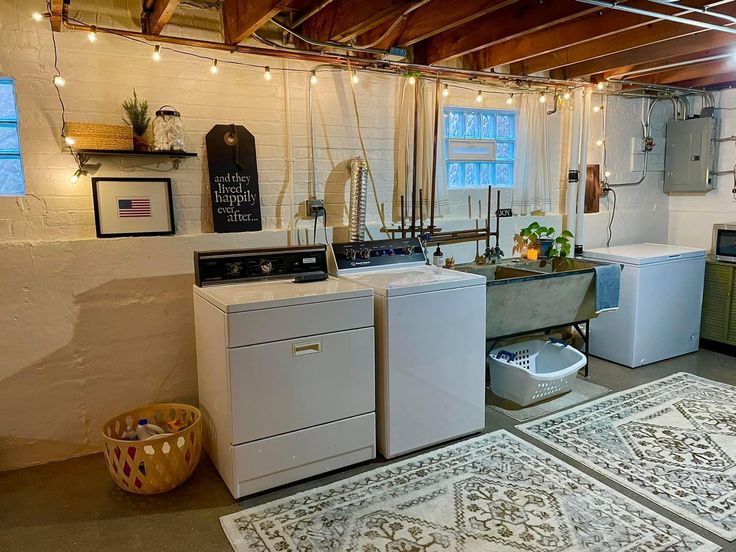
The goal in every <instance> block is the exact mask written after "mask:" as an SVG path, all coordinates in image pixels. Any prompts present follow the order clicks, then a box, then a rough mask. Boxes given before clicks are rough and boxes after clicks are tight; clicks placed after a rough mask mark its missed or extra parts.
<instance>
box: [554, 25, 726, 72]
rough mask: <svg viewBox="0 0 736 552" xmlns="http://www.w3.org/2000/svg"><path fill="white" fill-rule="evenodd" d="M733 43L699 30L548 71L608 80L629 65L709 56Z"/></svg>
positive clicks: (710, 32) (721, 35)
mask: <svg viewBox="0 0 736 552" xmlns="http://www.w3.org/2000/svg"><path fill="white" fill-rule="evenodd" d="M734 43H736V40H734V37H733V36H731V35H729V34H727V33H720V32H718V31H703V32H700V33H697V34H695V35H690V36H685V37H681V38H672V39H670V40H665V41H662V42H658V43H657V45H656V46H654V47H651V46H649V45H645V46H641V47H639V48H634V49H631V50H626V51H623V52H618V53H615V54H611V55H608V56H603V57H599V58H595V59H591V60H587V61H583V62H580V63H575V64H573V65H568V66H566V67H563V68H562V69H560V70H555V71H552V75H557V76H559V75H569V77H570V78H575V77H583V76H586V75H593V74H596V73H605V76H606V77H608V76H610V75H612V74H620V73H623V72H625V71H628V70H630V69H629V68H630V67H631V66H634V65H638V64H642V63H647V62H657V61H662V60H667V59H671V58H674V57H679V56H683V55H687V54H694V53H696V52H698V53H702V55H710V54H706V53H705V52H708V51H711V50H717V49H720V48H724V47H728V46H732V45H733V44H734ZM565 78H567V77H565Z"/></svg>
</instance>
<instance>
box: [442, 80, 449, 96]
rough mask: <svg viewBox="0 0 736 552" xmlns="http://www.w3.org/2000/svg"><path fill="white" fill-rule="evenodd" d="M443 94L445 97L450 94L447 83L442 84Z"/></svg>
mask: <svg viewBox="0 0 736 552" xmlns="http://www.w3.org/2000/svg"><path fill="white" fill-rule="evenodd" d="M442 95H443V96H444V97H445V98H446V97H447V96H449V95H450V88H449V87H448V86H447V83H445V84H443V85H442Z"/></svg>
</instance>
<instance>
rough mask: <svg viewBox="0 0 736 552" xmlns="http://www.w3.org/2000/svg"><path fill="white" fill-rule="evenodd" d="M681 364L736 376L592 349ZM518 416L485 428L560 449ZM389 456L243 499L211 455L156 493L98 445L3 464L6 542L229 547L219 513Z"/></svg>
mask: <svg viewBox="0 0 736 552" xmlns="http://www.w3.org/2000/svg"><path fill="white" fill-rule="evenodd" d="M675 372H691V373H693V374H698V375H700V376H703V377H706V378H710V379H713V380H718V381H722V382H725V383H729V384H731V385H736V359H735V358H733V357H729V356H725V355H721V354H718V353H714V352H711V351H700V352H698V353H694V354H691V355H687V356H683V357H679V358H676V359H673V360H669V361H665V362H661V363H658V364H654V365H650V366H645V367H643V368H637V369H635V370H631V369H628V368H624V367H621V366H617V365H614V364H610V363H608V362H605V361H602V360H599V359H592V360H591V365H590V380H591V381H593V382H594V383H598V384H600V385H604V386H606V387H608V388H610V389H613V390H614V391H620V390H624V389H628V388H630V387H634V386H637V385H640V384H642V383H646V382H649V381H652V380H655V379H658V378H661V377H664V376H667V375H670V374H673V373H675ZM515 423H516V422H515V421H514V420H513V419H511V418H509V417H507V416H505V415H504V414H502V413H500V412H498V411H497V410H495V409H492V408H488V409H487V410H486V431H487V432H490V431H495V430H497V429H502V428H503V429H507V430H509V431H511V432H512V433H515V434H516V435H519V436H520V437H522V438H524V439H527V440H529V441H531V442H533V443H534V444H536V445H537V446H539V447H540V448H542V449H544V450H547V451H548V452H550V453H552V454H553V455H554V456H557V457H560V455H559V453H557V452H556V451H554V450H553V449H550V448H548V447H546V446H545V445H543V444H541V443H538V442H535V441H534V440H533V439H531V438H530V437H528V436H526V435H523V434H521V433H519V432H517V431H516V430H515V429H514V424H515ZM567 461H568V463H570V464H571V465H573V466H574V467H576V468H577V469H579V470H581V471H583V472H585V473H588V474H589V475H591V476H592V477H594V478H595V479H598V480H600V481H603V482H605V483H606V484H608V485H609V486H610V487H613V488H614V489H616V490H618V491H620V492H622V493H624V494H626V495H627V496H630V497H632V498H633V499H634V500H636V501H638V502H640V503H642V504H644V505H646V506H647V507H649V508H651V509H652V510H655V511H657V512H659V513H660V514H662V515H664V516H665V517H667V518H670V519H673V520H675V521H676V522H677V523H679V524H680V525H683V526H685V527H687V528H689V529H691V530H692V531H695V532H696V533H699V534H701V535H703V536H705V537H706V538H708V539H709V540H711V541H713V542H715V543H716V544H718V545H720V546H721V547H723V549H724V550H727V551H736V543H729V542H726V541H724V540H723V539H719V538H718V537H716V536H715V535H712V534H710V533H708V532H707V531H705V530H704V529H701V528H699V527H698V526H696V525H693V524H692V523H689V522H688V521H687V520H684V519H682V518H679V517H678V516H676V515H674V514H671V513H669V512H668V511H666V510H664V509H663V508H660V507H659V506H656V505H654V504H652V503H651V502H649V501H647V500H646V499H643V498H641V497H639V496H637V495H634V494H632V493H630V492H629V491H627V490H626V489H624V488H623V487H620V486H619V485H617V484H615V483H612V482H610V481H608V480H606V479H605V478H603V477H601V476H600V475H598V474H596V473H595V472H592V471H591V470H589V469H587V468H586V467H584V466H582V465H580V464H578V463H576V462H574V461H570V460H567ZM385 463H386V461H375V462H370V463H367V464H362V465H360V466H356V467H353V468H351V469H348V470H343V471H340V472H336V473H332V474H329V475H326V476H322V477H317V478H314V479H311V480H308V481H305V482H302V483H299V484H296V485H290V486H287V487H284V488H280V489H277V490H275V491H271V492H267V493H263V494H260V495H257V496H255V497H251V498H248V499H245V500H241V501H238V502H236V501H235V500H233V498H232V497H231V496H230V494H229V492H228V491H227V489H226V487H225V485H224V484H223V483H222V481H221V480H220V478H219V476H218V474H217V472H216V470H215V468H214V467H213V465H212V463H211V462H210V461H209V459H207V458H206V457H203V459H202V463H201V464H200V466H199V467H198V468H197V471H196V472H195V473H194V475H193V476H192V478H191V479H190V480H189V481H188V482H187V483H185V484H184V485H182V486H181V487H180V488H178V489H175V490H174V491H172V492H170V493H166V494H164V495H158V496H138V495H133V494H130V493H127V492H125V491H122V490H120V489H118V488H117V486H116V485H115V484H114V483H113V481H112V480H111V479H110V477H109V476H108V474H107V468H106V467H105V463H104V459H103V458H102V456H101V455H99V454H95V455H92V456H86V457H83V458H76V459H73V460H67V461H65V462H57V463H54V464H48V465H45V466H38V467H33V468H26V469H23V470H16V471H12V472H4V473H0V551H6V550H7V551H16V550H18V551H29V552H31V551H51V550H53V551H58V552H63V551H72V550H73V551H101V550H105V551H118V550H119V551H121V552H123V551H124V552H133V551H138V550H141V551H147V552H149V551H150V552H152V551H169V550H171V551H177V552H182V551H189V550H193V551H199V550H201V551H219V550H223V551H228V550H230V546H229V544H228V542H227V539H226V538H225V535H224V533H223V532H222V529H221V528H220V523H219V520H218V518H219V517H220V516H222V515H225V514H229V513H231V512H235V511H238V510H240V509H243V508H247V507H250V506H255V505H257V504H262V503H264V502H268V501H270V500H274V499H276V498H282V497H284V496H288V495H291V494H294V493H296V492H300V491H304V490H307V489H310V488H313V487H317V486H319V485H324V484H327V483H332V482H334V481H338V480H340V479H344V478H346V477H350V476H352V475H356V474H358V473H362V472H365V471H368V470H370V469H374V468H376V467H378V466H381V465H384V464H385Z"/></svg>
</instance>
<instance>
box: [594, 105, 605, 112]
mask: <svg viewBox="0 0 736 552" xmlns="http://www.w3.org/2000/svg"><path fill="white" fill-rule="evenodd" d="M599 111H603V106H602V105H594V106H593V112H594V113H598V112H599Z"/></svg>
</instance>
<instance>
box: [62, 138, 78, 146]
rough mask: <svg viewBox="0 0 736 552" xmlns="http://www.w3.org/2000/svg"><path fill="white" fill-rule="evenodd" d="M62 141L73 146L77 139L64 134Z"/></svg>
mask: <svg viewBox="0 0 736 552" xmlns="http://www.w3.org/2000/svg"><path fill="white" fill-rule="evenodd" d="M64 142H66V145H67V146H73V145H74V144H76V143H77V141H76V140H75V139H74V138H72V137H71V136H64Z"/></svg>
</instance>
